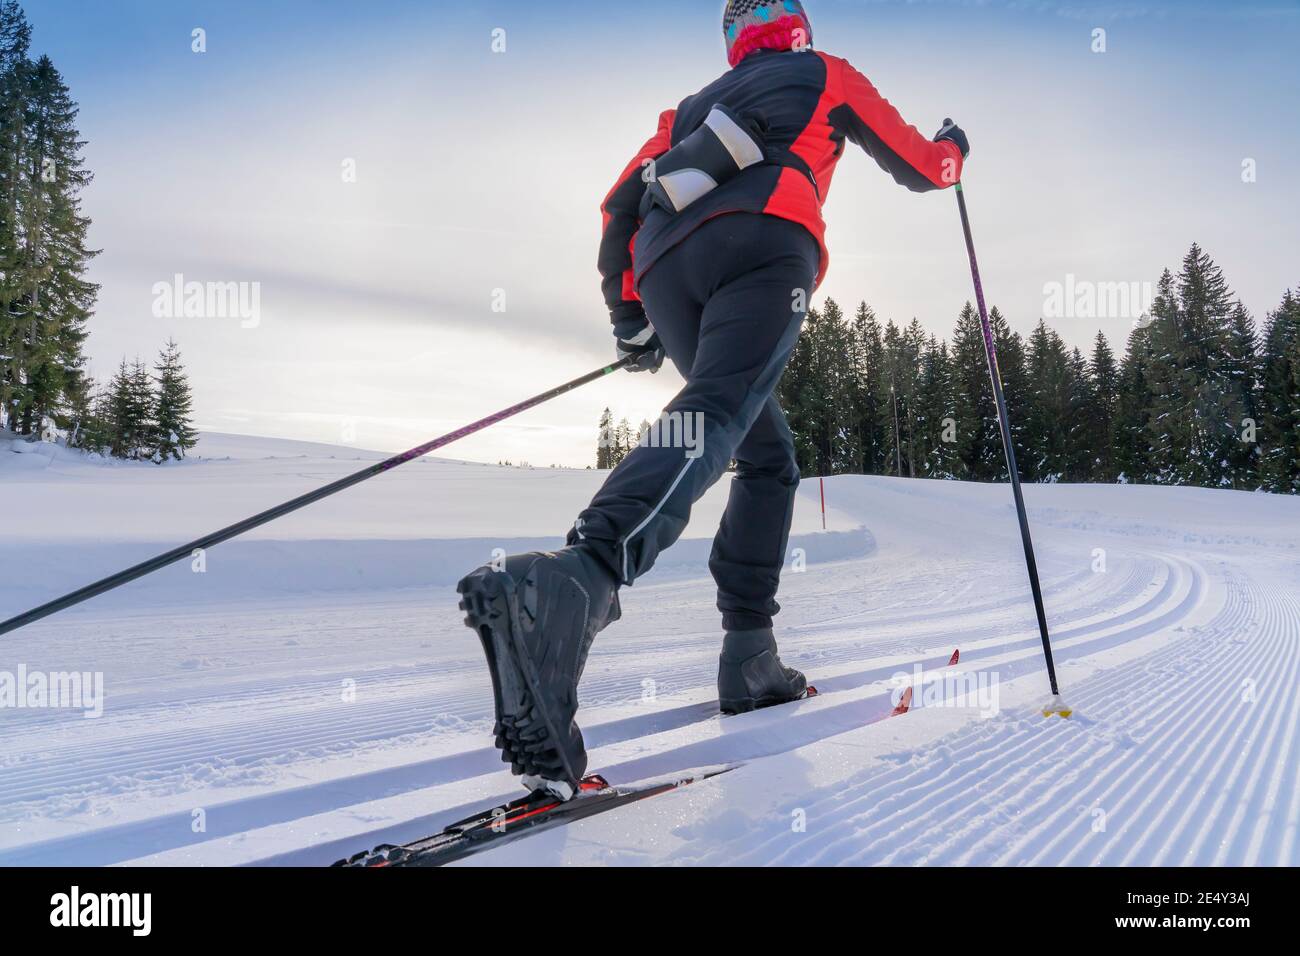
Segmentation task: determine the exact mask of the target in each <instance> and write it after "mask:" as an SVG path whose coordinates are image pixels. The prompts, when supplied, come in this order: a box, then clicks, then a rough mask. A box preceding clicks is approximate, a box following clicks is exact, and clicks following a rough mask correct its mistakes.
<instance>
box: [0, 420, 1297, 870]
mask: <svg viewBox="0 0 1300 956" xmlns="http://www.w3.org/2000/svg"><path fill="white" fill-rule="evenodd" d="M6 446H7V442H0V493H3V496H4V499H5V501H6V502H7V503H8V507H7V508H6V509H5V518H4V524H3V527H4V533H3V537H0V618H3V617H8V616H10V615H11V614H14V613H17V612H19V611H21V610H24V609H26V608H27V607H29V606H31V605H34V604H37V603H40V602H42V601H44V600H48V599H49V598H51V597H54V596H56V595H57V594H60V593H62V592H64V591H65V590H69V589H71V588H73V587H76V586H79V585H81V584H84V583H86V582H88V581H89V580H92V579H94V578H97V577H100V576H102V575H103V574H106V573H109V572H111V571H114V570H117V569H118V568H120V567H123V566H125V565H127V564H129V563H133V562H135V561H137V560H139V559H141V558H143V557H146V556H148V555H150V554H152V553H154V552H156V551H160V550H163V549H164V548H168V547H171V546H174V545H176V544H178V543H182V542H184V541H186V540H189V539H191V538H194V537H197V536H198V535H199V534H201V533H203V532H205V531H208V530H212V529H213V528H215V527H217V526H220V525H224V524H226V523H229V522H231V521H233V520H236V519H238V518H241V517H244V516H246V515H248V514H251V513H253V512H255V511H259V510H261V509H263V508H265V507H267V506H269V505H272V504H274V503H276V502H278V501H280V500H282V499H284V498H288V497H290V496H293V495H296V494H299V493H301V492H303V491H306V490H309V489H311V488H314V487H316V486H319V485H320V484H323V483H325V482H327V481H329V480H332V479H334V478H338V477H340V476H342V475H344V474H347V473H349V472H350V471H353V470H355V469H357V468H359V467H361V465H362V463H363V462H364V461H367V460H376V459H377V458H378V457H381V456H378V455H377V454H374V453H366V452H358V451H356V450H353V449H344V448H335V447H330V446H322V445H308V444H303V443H294V442H284V441H272V440H267V439H255V438H241V437H235V436H219V435H209V436H206V437H205V439H204V442H203V444H202V445H201V446H200V448H199V449H197V451H198V452H199V453H200V454H202V455H203V456H204V458H203V459H202V460H195V461H191V462H188V463H185V464H183V465H179V466H169V467H165V468H158V467H154V466H152V465H130V464H122V463H108V462H88V461H85V460H83V459H82V458H80V456H77V455H74V454H70V453H67V452H64V451H61V450H59V449H56V448H54V447H53V446H36V447H31V446H27V447H24V448H23V449H22V451H23V452H24V453H23V454H13V453H10V450H9V448H8V447H6ZM600 479H601V475H600V473H597V472H592V471H568V470H549V469H547V470H543V469H538V470H521V469H514V468H499V467H495V466H485V465H478V464H466V463H458V462H454V461H448V460H423V461H420V462H416V463H412V464H410V465H407V466H405V467H403V468H401V469H398V470H397V471H395V472H392V473H389V474H387V475H384V476H381V477H379V478H377V479H375V480H373V481H370V482H367V483H365V484H363V485H361V486H359V487H357V488H354V489H351V490H350V491H347V492H344V493H342V494H340V495H338V496H336V497H334V498H332V499H329V500H327V501H325V502H323V503H320V504H317V505H314V506H312V507H311V508H309V509H307V510H305V511H303V512H299V513H297V514H295V515H292V516H290V517H288V518H285V519H283V520H281V521H278V522H275V523H273V524H271V525H269V526H266V527H264V528H262V529H260V530H259V531H258V532H255V533H253V534H251V535H250V536H248V538H247V539H241V540H238V541H234V542H231V543H228V544H225V545H221V546H218V547H217V548H214V549H212V551H211V552H210V553H209V554H208V555H207V556H206V568H205V570H204V571H203V573H196V571H195V570H194V569H193V568H192V567H191V566H190V565H188V564H182V565H179V566H175V567H172V568H170V569H168V570H167V571H165V572H162V573H159V574H157V575H154V576H152V577H151V578H149V579H146V580H144V581H140V582H137V583H136V584H133V585H130V586H128V587H126V588H123V589H121V590H119V591H117V592H114V593H113V594H110V595H107V596H104V597H102V598H98V599H95V600H93V601H91V602H89V603H87V604H84V605H82V606H80V607H79V608H76V609H74V610H72V611H68V612H65V613H63V614H61V615H58V616H55V617H53V618H49V619H47V620H45V621H42V622H39V623H37V624H35V625H32V626H30V627H28V628H26V629H24V630H21V631H19V632H16V633H13V634H10V635H6V636H4V637H0V673H3V672H8V673H10V674H16V673H17V672H18V670H19V668H20V667H25V668H26V670H27V672H28V673H32V672H39V673H50V672H60V671H79V672H90V673H92V674H93V673H95V672H102V674H103V679H104V699H103V702H102V703H103V714H102V716H100V717H97V718H90V719H88V718H86V717H85V716H84V715H83V711H81V710H77V709H71V708H62V709H52V708H21V709H13V708H5V709H0V864H10V865H12V864H31V863H35V864H55V863H79V864H116V863H142V862H143V863H155V864H247V863H263V864H265V863H270V864H276V863H289V864H318V863H328V862H330V861H331V860H334V859H336V858H338V857H340V856H344V855H347V854H349V853H351V852H353V851H355V850H359V849H364V848H367V847H369V846H370V845H373V844H375V843H378V842H400V841H403V840H407V839H411V838H414V837H417V836H420V835H424V834H426V833H428V832H430V831H431V830H434V829H436V828H438V827H439V826H441V825H442V824H444V823H446V822H449V821H450V820H452V819H455V818H456V817H458V816H462V815H464V814H465V813H467V812H469V811H470V810H473V809H478V808H480V807H481V806H482V805H483V804H484V803H486V802H490V801H491V802H495V801H496V800H497V799H498V798H503V797H506V796H513V795H514V794H515V793H516V789H515V788H516V786H517V785H516V783H515V782H514V780H513V778H511V777H510V776H509V774H508V773H507V772H506V771H505V770H503V769H501V768H502V765H501V764H500V763H499V761H498V758H497V756H496V754H495V752H494V751H493V750H491V749H490V746H489V744H490V741H489V739H488V730H489V728H490V726H491V695H490V690H489V684H488V680H487V673H486V669H485V667H484V665H483V661H482V653H481V650H480V648H479V646H478V642H477V640H476V638H475V637H474V635H473V634H472V633H471V632H470V631H469V630H468V629H467V628H465V627H464V626H463V625H462V624H461V623H460V615H459V612H458V611H457V609H456V598H455V594H454V590H453V588H454V583H455V581H456V579H457V578H458V577H459V576H460V575H461V574H462V573H463V572H464V571H466V570H468V569H469V568H471V567H473V566H474V565H476V564H479V563H482V562H483V561H486V560H488V559H489V558H490V557H491V556H492V552H493V549H495V548H503V549H505V550H507V551H514V550H518V549H521V548H522V549H526V548H533V547H538V546H552V545H554V544H555V543H557V542H558V540H559V537H558V536H559V535H560V534H561V533H562V532H563V530H564V529H565V528H566V527H567V526H568V525H569V523H570V522H571V520H572V517H573V515H574V514H575V513H576V512H577V511H578V510H579V509H580V508H581V507H582V505H583V504H585V502H586V500H587V498H588V496H589V495H590V494H591V492H592V491H593V490H594V489H595V488H596V486H597V484H598V483H599V481H600ZM725 484H726V480H724V481H723V482H722V483H720V486H719V487H717V488H715V489H714V490H713V492H712V493H711V494H710V495H709V496H708V498H707V499H706V500H705V501H704V502H703V503H702V504H701V505H700V507H699V509H698V511H697V514H696V517H695V519H694V521H693V522H692V524H691V526H690V528H689V529H688V532H687V537H686V539H684V540H683V541H682V542H681V543H680V544H679V545H678V546H677V547H676V548H674V549H673V550H672V551H671V552H669V553H668V554H667V555H665V557H664V560H663V562H662V564H661V565H660V567H658V568H657V569H656V570H655V572H654V573H653V574H652V575H650V576H649V577H647V578H646V579H645V580H644V581H643V583H641V584H638V585H637V587H635V588H633V589H630V590H627V591H625V592H624V595H623V607H624V617H623V620H622V621H620V622H619V623H617V624H615V625H614V626H612V627H611V628H610V629H609V630H607V631H606V632H605V633H604V634H602V635H601V637H600V638H599V639H598V641H597V643H596V645H595V648H594V650H593V652H592V655H591V659H590V662H589V664H588V668H587V676H586V679H585V682H584V685H583V691H584V696H583V711H582V712H581V715H580V716H581V718H582V720H583V726H584V728H585V730H586V734H587V739H588V742H589V745H590V747H591V750H592V758H591V763H592V768H593V769H594V770H599V771H600V772H602V773H603V774H604V775H605V776H606V777H607V778H608V779H609V780H611V781H613V782H616V783H621V782H630V781H635V780H641V779H645V778H649V777H655V776H660V775H663V774H671V773H675V772H678V771H682V770H687V769H691V768H699V767H705V766H713V765H718V764H724V763H735V762H743V763H744V766H742V767H741V768H739V769H737V770H735V771H733V772H731V773H728V774H725V775H723V776H721V777H717V778H714V779H712V780H709V781H705V782H702V783H699V784H696V785H693V786H691V787H688V788H686V789H684V790H681V791H677V792H674V793H671V794H667V795H664V796H661V797H656V798H654V799H652V800H648V801H646V802H643V803H640V804H637V805H635V806H633V807H629V808H625V809H622V810H618V811H615V812H612V813H608V814H604V815H602V816H598V817H594V818H592V819H590V820H586V821H582V822H579V823H575V824H573V825H571V826H569V827H565V828H562V829H559V830H555V831H551V832H547V833H543V834H539V835H537V836H534V837H530V838H527V839H524V840H521V841H519V842H517V843H514V844H512V845H509V846H505V847H501V848H499V849H495V850H492V851H489V852H487V853H485V854H482V855H481V856H478V857H475V858H474V859H473V860H471V861H467V862H469V863H473V864H483V865H491V864H495V865H501V864H561V863H563V864H580V863H589V864H650V863H676V864H683V863H686V864H691V863H697V864H763V863H777V864H833V863H848V864H890V865H897V864H916V863H927V864H1107V865H1115V864H1133V865H1143V864H1288V865H1296V864H1298V863H1300V845H1298V843H1297V826H1298V825H1300V739H1297V728H1298V727H1300V694H1298V693H1297V689H1298V688H1300V673H1298V670H1300V500H1296V499H1291V498H1280V497H1269V496H1264V495H1252V494H1245V493H1236V492H1222V491H1205V490H1199V489H1171V488H1146V487H1118V486H1114V487H1112V486H1032V487H1028V488H1026V498H1027V500H1028V504H1029V509H1030V518H1031V521H1032V524H1033V527H1034V532H1035V537H1036V544H1037V547H1038V552H1039V561H1040V567H1041V570H1042V575H1043V585H1044V589H1045V592H1046V600H1047V608H1048V616H1049V621H1050V623H1051V625H1052V630H1053V635H1054V644H1055V649H1056V660H1057V668H1058V671H1059V674H1060V678H1061V683H1062V687H1063V690H1064V691H1065V696H1066V699H1067V700H1068V701H1069V702H1070V703H1071V704H1072V705H1073V706H1074V707H1075V709H1076V713H1075V716H1074V717H1073V718H1072V719H1070V720H1060V719H1046V718H1043V717H1042V716H1040V715H1039V714H1038V713H1037V711H1036V709H1035V706H1034V705H1036V704H1038V703H1040V702H1041V701H1042V700H1043V699H1044V697H1045V691H1046V677H1045V673H1044V669H1043V664H1042V656H1041V650H1040V648H1039V643H1038V636H1037V629H1036V626H1035V624H1034V618H1033V610H1032V605H1031V603H1030V601H1029V597H1028V588H1027V583H1026V578H1025V572H1024V566H1023V559H1022V556H1021V553H1020V543H1019V538H1018V534H1017V529H1016V523H1015V516H1014V512H1013V510H1012V507H1011V495H1010V492H1009V490H1008V489H1007V488H1006V487H1005V486H982V485H967V484H959V483H944V482H926V481H903V480H897V479H889V478H860V477H841V478H834V479H829V480H827V482H826V498H827V503H828V509H829V521H828V530H826V531H823V530H822V527H821V517H820V514H819V511H818V497H817V483H816V482H815V481H810V482H806V483H805V485H804V487H803V489H802V493H801V497H800V501H799V507H798V511H797V515H796V527H795V531H794V535H793V537H792V539H791V549H792V558H791V564H790V566H789V567H788V568H787V573H786V575H785V580H784V582H783V585H782V603H783V605H784V611H783V613H782V614H781V616H780V621H779V631H778V637H779V640H780V642H781V647H782V651H783V656H784V658H785V659H786V660H787V661H788V662H789V663H791V664H794V665H796V666H798V667H800V668H802V669H804V670H805V671H806V672H807V673H808V674H809V676H810V677H811V678H812V680H813V681H814V682H815V683H816V684H817V685H818V687H819V688H820V689H821V691H822V695H821V696H820V697H818V698H817V699H814V700H809V701H804V702H801V703H798V704H794V705H789V706H786V707H783V708H778V709H776V710H772V711H765V712H760V713H756V714H750V715H745V716H741V717H735V718H728V719H726V720H723V719H720V718H719V717H718V716H717V714H716V713H714V712H713V711H712V709H711V707H710V701H711V700H712V698H713V696H714V690H713V680H714V676H715V668H716V654H717V649H718V644H719V633H718V621H717V613H716V611H715V610H714V609H713V590H712V587H711V584H710V582H709V580H708V576H707V570H706V568H705V559H706V557H707V553H708V538H709V537H710V535H711V533H712V530H713V528H714V527H715V526H716V523H717V520H718V515H719V513H720V509H721V506H722V503H723V501H724V500H725V490H726V489H725ZM796 549H797V550H796ZM954 648H960V651H961V662H960V664H959V665H958V666H957V667H955V668H951V669H949V668H945V667H943V666H942V665H944V664H945V663H946V662H947V660H948V658H949V655H950V654H951V653H952V651H953V649H954ZM914 665H922V668H923V669H922V670H921V671H920V672H919V674H918V673H917V672H916V671H915V670H914ZM900 674H901V675H904V676H905V678H906V679H907V680H908V681H911V682H915V683H916V689H915V691H914V694H915V697H914V704H913V709H912V711H911V712H910V713H908V714H906V715H905V716H901V717H892V718H891V717H889V714H890V711H891V710H892V708H893V702H894V700H895V699H896V696H897V693H898V686H899V685H898V680H897V675H900ZM963 687H964V688H966V689H967V690H970V689H972V688H973V689H977V690H978V691H979V693H978V694H977V695H971V697H968V698H967V700H965V701H964V703H965V706H956V704H958V703H962V701H960V700H958V699H957V698H958V696H959V692H960V689H961V688H963ZM972 698H974V699H972Z"/></svg>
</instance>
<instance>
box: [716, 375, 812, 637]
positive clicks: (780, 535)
mask: <svg viewBox="0 0 1300 956" xmlns="http://www.w3.org/2000/svg"><path fill="white" fill-rule="evenodd" d="M735 459H736V474H735V477H734V478H733V479H732V481H731V489H730V491H729V493H728V497H727V510H726V511H725V512H723V515H722V524H721V525H720V526H719V528H718V533H717V535H716V537H714V539H713V553H712V554H711V555H710V556H709V570H710V571H712V572H713V579H714V580H715V581H716V582H717V583H718V610H719V611H721V612H722V626H723V627H724V628H725V629H726V630H728V631H746V630H752V629H755V628H764V627H771V626H772V615H774V614H776V613H777V612H778V611H780V610H781V606H780V605H779V604H777V603H776V589H777V585H778V583H779V582H780V578H781V566H782V564H783V563H784V561H785V549H786V544H787V542H788V541H789V538H790V519H791V517H792V516H793V514H794V497H795V490H796V489H797V488H798V487H799V467H798V466H797V465H796V464H795V457H794V439H793V438H792V436H791V435H790V427H789V425H787V424H786V420H785V413H784V412H783V411H781V406H780V404H779V403H778V402H777V400H776V396H771V397H770V398H768V400H767V403H766V404H765V405H764V406H763V410H762V412H761V413H760V414H759V416H758V419H757V421H755V422H754V425H753V427H752V428H750V430H749V434H747V435H746V436H745V438H744V440H743V441H742V442H741V443H740V445H739V447H737V448H736V452H735Z"/></svg>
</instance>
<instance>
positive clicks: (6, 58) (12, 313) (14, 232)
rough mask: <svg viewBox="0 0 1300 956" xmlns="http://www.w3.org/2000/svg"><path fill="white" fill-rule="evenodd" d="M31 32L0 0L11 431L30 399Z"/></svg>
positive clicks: (2, 274) (11, 5) (0, 362)
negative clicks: (27, 168) (27, 172)
mask: <svg viewBox="0 0 1300 956" xmlns="http://www.w3.org/2000/svg"><path fill="white" fill-rule="evenodd" d="M31 33H32V31H31V26H30V25H29V24H28V22H27V17H26V16H25V15H24V13H23V10H22V8H21V7H20V6H19V5H18V3H17V2H15V0H3V2H0V415H2V416H3V420H4V422H5V423H7V424H8V426H9V427H10V428H12V429H15V430H18V429H19V428H20V427H21V422H22V421H23V420H27V421H30V413H29V411H28V409H29V406H30V403H31V396H30V395H29V394H28V391H27V383H26V376H25V374H24V371H25V369H24V365H23V363H24V361H25V356H24V354H23V333H24V330H25V327H26V321H25V319H26V310H25V308H24V307H23V303H22V300H23V297H24V296H25V295H26V293H27V282H26V277H25V274H24V271H23V269H22V252H23V238H22V224H21V212H22V209H23V206H22V192H23V189H24V186H25V184H24V178H25V177H24V169H23V157H24V156H25V155H26V153H27V149H26V134H27V123H26V107H27V89H28V79H27V77H28V73H29V71H30V67H31V64H30V62H29V61H28V59H27V51H28V48H29V45H30V43H31Z"/></svg>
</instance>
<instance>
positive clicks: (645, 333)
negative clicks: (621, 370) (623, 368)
mask: <svg viewBox="0 0 1300 956" xmlns="http://www.w3.org/2000/svg"><path fill="white" fill-rule="evenodd" d="M614 334H615V336H616V337H617V336H618V331H617V330H616V331H615V333H614ZM617 343H618V344H617V345H616V346H615V348H616V350H617V352H618V358H619V361H622V360H623V359H625V358H627V357H628V356H629V355H632V356H635V358H634V360H633V361H632V363H631V364H630V365H628V366H627V370H628V371H629V372H657V371H659V367H660V366H661V365H663V364H664V347H663V345H662V343H660V341H659V333H657V332H656V331H655V330H654V326H653V325H651V324H650V323H649V322H646V324H645V325H643V326H642V327H641V329H640V330H638V331H637V332H635V333H632V334H630V336H629V337H628V338H622V337H618V338H617Z"/></svg>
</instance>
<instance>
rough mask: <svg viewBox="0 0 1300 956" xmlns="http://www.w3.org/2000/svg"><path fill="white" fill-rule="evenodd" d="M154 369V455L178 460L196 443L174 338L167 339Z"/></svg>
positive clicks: (187, 388)
mask: <svg viewBox="0 0 1300 956" xmlns="http://www.w3.org/2000/svg"><path fill="white" fill-rule="evenodd" d="M154 371H155V372H156V373H157V378H156V381H157V383H158V395H157V401H156V405H155V409H156V412H155V414H156V433H155V439H156V442H157V451H158V455H159V457H160V458H161V459H162V460H163V461H166V460H167V459H168V458H174V459H176V460H177V461H180V460H181V459H183V458H184V457H185V453H186V452H187V451H189V450H190V449H191V448H193V447H194V446H195V445H196V444H197V443H198V433H197V432H196V431H195V430H194V424H193V420H192V418H191V413H192V408H193V398H192V396H191V394H190V383H189V380H188V379H187V377H186V375H185V368H184V367H183V366H182V365H181V353H180V348H179V346H177V344H176V343H175V342H174V341H172V340H170V339H168V341H167V346H166V348H164V349H163V351H162V353H161V354H160V355H159V357H158V364H157V365H156V366H154Z"/></svg>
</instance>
